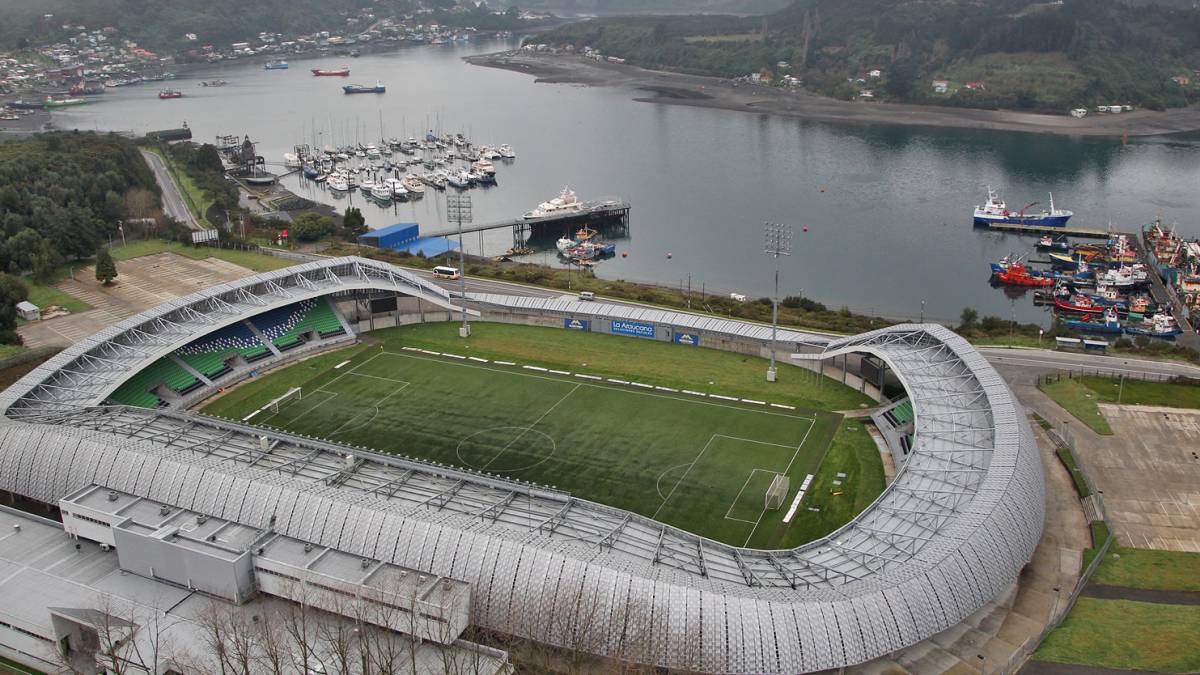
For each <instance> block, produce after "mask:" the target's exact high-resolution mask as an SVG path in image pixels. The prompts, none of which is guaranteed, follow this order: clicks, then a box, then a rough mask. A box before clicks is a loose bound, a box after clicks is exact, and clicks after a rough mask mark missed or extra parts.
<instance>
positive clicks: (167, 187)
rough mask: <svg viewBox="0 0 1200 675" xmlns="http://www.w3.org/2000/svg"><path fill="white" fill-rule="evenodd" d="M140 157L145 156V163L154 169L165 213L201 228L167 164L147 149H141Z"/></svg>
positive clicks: (193, 227)
mask: <svg viewBox="0 0 1200 675" xmlns="http://www.w3.org/2000/svg"><path fill="white" fill-rule="evenodd" d="M142 157H145V158H146V163H147V164H149V165H150V169H151V170H152V171H154V180H156V181H157V182H158V187H159V188H161V189H162V202H163V210H165V211H166V212H167V215H168V216H171V217H172V218H174V219H175V220H178V221H179V222H181V223H183V224H184V225H187V226H188V227H190V228H192V229H193V230H199V229H201V228H200V223H198V222H196V218H195V217H194V216H192V212H191V211H189V210H188V207H187V203H186V202H184V201H183V195H181V194H180V193H179V187H178V186H176V185H175V179H174V178H171V172H170V171H167V165H166V164H164V163H163V160H162V158H161V157H159V156H158V155H156V154H154V153H153V152H149V151H147V150H142Z"/></svg>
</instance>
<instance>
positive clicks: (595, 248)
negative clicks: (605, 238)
mask: <svg viewBox="0 0 1200 675" xmlns="http://www.w3.org/2000/svg"><path fill="white" fill-rule="evenodd" d="M616 252H617V245H616V244H611V243H609V244H598V243H593V242H590V241H585V242H583V243H582V244H579V245H578V246H572V247H571V248H568V249H567V251H566V253H567V256H568V257H570V258H571V259H572V260H595V259H596V258H604V257H608V256H611V255H615V254H616Z"/></svg>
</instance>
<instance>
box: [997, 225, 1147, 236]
mask: <svg viewBox="0 0 1200 675" xmlns="http://www.w3.org/2000/svg"><path fill="white" fill-rule="evenodd" d="M976 227H978V228H980V229H987V230H995V231H999V232H1013V233H1015V234H1034V235H1043V234H1057V235H1066V236H1068V237H1083V238H1086V239H1111V238H1112V237H1115V236H1117V235H1119V234H1124V233H1122V232H1116V231H1113V230H1110V229H1108V228H1103V229H1101V228H1098V227H1075V226H1073V225H1061V226H1049V225H1019V224H1016V223H989V224H987V225H976ZM1130 238H1132V235H1130Z"/></svg>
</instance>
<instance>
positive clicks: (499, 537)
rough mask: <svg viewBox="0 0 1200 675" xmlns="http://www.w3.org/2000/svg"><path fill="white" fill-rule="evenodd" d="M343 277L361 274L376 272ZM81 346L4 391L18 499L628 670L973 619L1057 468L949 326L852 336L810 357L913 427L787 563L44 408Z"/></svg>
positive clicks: (323, 454) (227, 442)
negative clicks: (94, 490) (222, 537)
mask: <svg viewBox="0 0 1200 675" xmlns="http://www.w3.org/2000/svg"><path fill="white" fill-rule="evenodd" d="M332 264H336V265H347V266H350V267H354V266H359V267H360V270H359V271H358V272H353V276H358V275H360V274H362V273H363V272H364V271H363V270H362V269H361V266H362V265H363V264H364V261H357V260H354V259H343V260H342V261H340V262H337V263H332ZM320 265H324V263H322V264H320ZM320 265H318V267H319V266H320ZM304 267H305V268H309V266H304ZM288 272H289V273H291V274H294V273H295V272H296V270H295V269H293V270H289V271H288ZM307 272H308V273H312V274H317V273H319V270H318V268H316V267H314V268H309V269H308V270H307ZM266 276H268V275H262V277H266ZM368 276H370V275H368ZM371 278H373V279H374V280H375V281H374V283H380V284H383V283H387V284H392V283H395V282H394V281H393V280H394V279H398V277H394V276H393V277H387V278H386V279H387V281H386V282H385V281H384V278H382V277H378V276H372V277H371ZM245 281H246V282H250V283H251V285H252V284H253V283H254V282H253V281H251V280H245ZM264 281H265V280H264ZM407 283H410V284H411V281H410V282H407ZM418 285H421V286H423V284H418ZM339 287H340V285H337V284H335V283H333V282H330V284H329V286H328V287H327V289H328V290H327V292H332V291H333V290H336V289H337V288H339ZM416 292H421V293H434V291H432V290H431V289H428V288H421V289H420V290H418V291H416ZM443 300H444V298H443ZM251 309H252V308H250V307H246V308H245V311H251ZM147 314H152V313H147ZM155 316H157V315H155ZM153 318H154V317H149V318H148V317H147V316H145V315H143V316H142V317H135V318H134V319H131V320H130V321H128V322H126V324H132V325H142V322H144V321H145V320H153ZM208 325H209V324H197V326H196V328H197V330H198V331H200V330H207V326H208ZM192 337H193V338H194V337H195V335H193V336H192ZM97 339H99V340H103V339H104V338H93V339H92V340H90V341H87V342H85V343H81V345H87V347H86V348H84V347H82V346H81V347H80V348H81V349H83V351H84V352H86V351H88V350H90V349H96V348H98V347H99V345H98V344H97ZM73 351H76V352H77V353H76V354H74V355H72V356H68V357H60V358H57V359H55V360H54V362H53V365H50V364H49V362H48V365H49V367H48V368H47V367H43V368H40V369H38V370H37V371H34V373H31V374H30V376H29V377H27V378H24V379H23V380H22V381H21V382H20V383H18V385H15V386H14V387H13V388H11V389H10V390H8V391H7V392H4V393H3V394H0V406H2V409H4V410H5V411H6V415H5V417H4V418H3V421H0V488H2V489H6V490H11V491H13V492H16V493H18V494H21V495H24V496H27V497H30V498H33V499H37V500H41V501H45V502H54V501H56V500H57V499H59V498H60V497H62V496H64V495H66V494H68V493H70V492H71V491H73V490H76V489H78V488H79V487H81V486H84V485H88V484H91V483H95V484H99V485H105V486H108V487H111V488H113V489H117V490H121V491H123V492H127V493H130V494H134V495H139V496H143V497H146V498H149V499H154V500H159V501H161V502H164V503H168V504H173V505H177V506H179V507H182V508H187V509H192V510H194V511H197V512H200V513H207V514H211V515H213V516H215V517H220V518H225V519H229V520H233V521H236V522H239V523H243V524H246V525H249V526H253V527H258V528H269V527H270V528H273V529H274V530H276V531H278V532H279V533H281V534H284V535H286V536H289V537H294V538H296V539H301V540H305V541H309V542H312V543H313V544H315V545H320V546H331V547H335V548H338V549H341V550H344V551H347V552H349V553H352V554H355V555H361V556H364V557H369V558H372V559H379V560H384V561H387V562H393V563H395V564H398V565H402V566H405V567H410V568H415V569H420V570H427V571H428V572H430V573H432V574H438V575H443V576H449V577H453V578H457V579H463V580H466V581H468V582H469V583H470V584H471V586H472V590H473V596H474V598H475V600H474V607H473V614H474V621H475V622H476V623H478V624H480V625H482V626H485V627H488V628H491V629H495V630H498V631H501V632H505V633H509V634H514V635H517V636H521V637H525V638H530V639H534V640H537V641H541V642H545V643H549V644H553V645H558V646H561V647H565V648H568V649H578V650H582V651H586V652H589V653H594V654H598V655H604V656H609V657H613V658H619V659H628V660H632V661H637V662H641V663H648V664H655V665H660V666H666V667H671V668H679V669H686V670H696V671H707V672H756V673H762V672H799V671H808V670H818V669H827V668H835V667H839V666H842V665H849V664H856V663H861V662H864V661H867V660H870V659H872V658H875V657H878V656H880V655H885V654H888V653H890V652H892V651H895V650H897V649H900V648H902V647H905V646H907V645H911V644H913V643H915V642H918V641H920V640H922V639H925V638H927V637H930V636H931V635H934V634H935V633H937V632H940V631H942V630H944V629H946V628H949V627H951V626H953V625H955V624H956V623H958V622H960V621H961V620H963V619H964V618H966V617H967V616H968V615H970V614H971V613H973V612H975V611H976V610H977V609H979V608H980V607H982V606H983V605H984V604H985V603H987V602H988V601H989V600H991V599H992V598H994V597H995V596H996V595H998V594H999V593H1000V592H1001V591H1003V590H1004V589H1005V588H1006V587H1008V586H1009V585H1010V584H1011V583H1013V582H1014V580H1015V579H1016V578H1017V575H1018V573H1019V572H1020V570H1021V568H1022V567H1023V565H1024V564H1025V563H1026V562H1027V561H1028V560H1029V558H1030V557H1031V555H1032V553H1033V550H1034V547H1035V546H1036V544H1037V542H1038V540H1039V539H1040V535H1041V527H1042V518H1043V510H1044V503H1043V502H1044V494H1043V490H1044V488H1043V482H1042V469H1041V461H1040V456H1039V453H1038V450H1037V447H1036V445H1035V443H1034V440H1033V436H1032V432H1031V431H1030V429H1029V427H1028V423H1027V422H1026V421H1025V419H1024V416H1023V414H1022V413H1021V411H1020V409H1019V407H1018V405H1017V404H1016V402H1015V400H1014V398H1013V395H1012V393H1011V392H1010V391H1009V389H1008V387H1007V386H1006V385H1005V384H1004V382H1003V381H1002V380H1001V379H1000V378H999V376H998V375H997V374H996V372H995V371H994V370H993V369H992V368H991V366H990V365H988V364H987V362H986V361H985V360H984V359H983V358H982V357H981V356H980V355H979V354H978V353H977V352H976V351H975V350H974V348H972V347H971V346H970V345H969V344H967V343H966V341H964V340H963V339H962V338H960V337H958V336H957V335H955V334H954V333H952V332H951V331H949V330H948V329H945V328H942V327H940V326H926V325H904V326H896V327H892V328H888V329H883V330H879V331H874V332H871V333H867V334H863V335H860V336H855V337H851V338H845V339H839V340H835V341H832V342H829V343H828V345H827V346H826V347H825V350H824V352H823V353H820V354H813V355H808V356H806V357H805V358H832V357H835V356H838V355H841V354H845V353H849V352H859V353H869V354H873V355H875V356H878V357H879V358H880V359H882V360H883V361H884V362H886V363H887V364H888V365H889V366H890V367H891V368H892V369H893V371H894V372H895V374H896V375H897V376H898V377H899V378H900V380H901V382H902V383H903V385H904V387H905V388H906V389H907V391H908V393H909V396H910V397H911V399H912V401H913V409H914V414H915V434H914V439H913V443H912V451H911V453H910V455H909V459H908V460H907V461H906V462H905V463H904V464H903V465H902V466H901V468H900V470H899V472H898V474H897V476H896V478H895V480H894V481H893V483H892V484H891V485H890V486H888V488H887V489H886V490H885V491H884V493H883V494H882V495H881V496H880V497H879V498H878V499H877V500H876V501H875V503H873V504H872V505H871V506H869V507H868V508H867V509H866V510H865V511H863V512H862V513H861V514H860V515H859V516H858V517H857V518H855V519H854V520H853V521H852V522H850V523H848V524H847V525H846V526H844V527H843V528H841V529H839V530H838V531H836V532H834V533H832V534H831V535H829V536H827V537H825V538H822V539H819V540H817V541H813V542H810V543H808V544H805V545H803V546H800V547H797V548H795V549H790V550H776V551H766V550H755V549H746V548H737V547H733V546H728V545H725V544H721V543H718V542H714V541H711V540H708V539H704V538H702V537H698V536H696V535H693V534H690V533H687V532H684V531H681V530H678V529H676V528H673V527H669V526H665V525H663V524H661V523H658V522H656V521H653V520H651V519H648V518H645V517H642V516H639V515H636V514H633V513H629V512H626V511H622V510H620V509H615V508H611V507H608V506H604V505H601V504H596V503H592V502H589V501H586V500H582V499H578V498H575V497H572V496H570V495H566V494H562V493H558V492H555V491H552V490H546V489H542V488H538V487H534V486H530V485H527V484H522V483H519V482H512V481H508V480H504V479H500V478H495V477H492V476H488V475H484V474H478V473H471V472H465V471H460V470H456V469H452V468H449V467H443V466H436V465H432V464H428V463H423V462H417V461H412V460H408V459H405V458H399V457H394V456H384V455H379V454H375V453H372V452H370V451H368V450H366V449H363V448H351V447H347V446H344V445H338V444H334V443H329V442H325V441H322V440H319V439H314V438H304V437H298V436H294V435H289V434H285V433H281V432H276V431H264V430H262V429H259V428H253V427H249V426H246V425H241V424H238V423H234V422H230V421H226V420H220V419H214V418H208V417H204V416H201V415H196V414H188V413H176V412H165V411H151V410H145V409H133V408H125V407H111V406H97V405H94V404H87V405H83V406H78V405H76V406H72V405H69V404H68V402H67V401H62V400H57V399H55V400H51V401H48V402H46V403H44V404H43V402H42V399H41V398H31V397H30V393H31V392H34V391H38V392H44V391H47V389H46V388H45V387H44V382H45V381H54V380H55V379H56V378H60V377H64V376H65V375H64V373H63V372H62V371H63V369H64V368H67V367H70V366H71V365H72V364H75V363H78V359H79V358H80V357H81V356H82V353H79V352H78V350H73ZM145 358H146V359H150V358H153V357H152V356H146V357H145ZM149 362H150V361H149V360H146V361H144V363H149ZM101 390H102V389H101ZM94 395H100V394H94ZM95 400H97V399H93V401H95ZM264 436H265V438H266V441H265V442H264V441H263V440H262V437H264ZM348 456H352V461H348Z"/></svg>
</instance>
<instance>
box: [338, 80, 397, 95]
mask: <svg viewBox="0 0 1200 675" xmlns="http://www.w3.org/2000/svg"><path fill="white" fill-rule="evenodd" d="M342 91H343V92H345V93H347V94H382V93H384V92H386V91H387V88H386V87H384V86H383V84H381V83H379V82H376V83H375V86H373V87H365V86H363V85H361V84H348V85H346V86H344V87H342Z"/></svg>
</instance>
